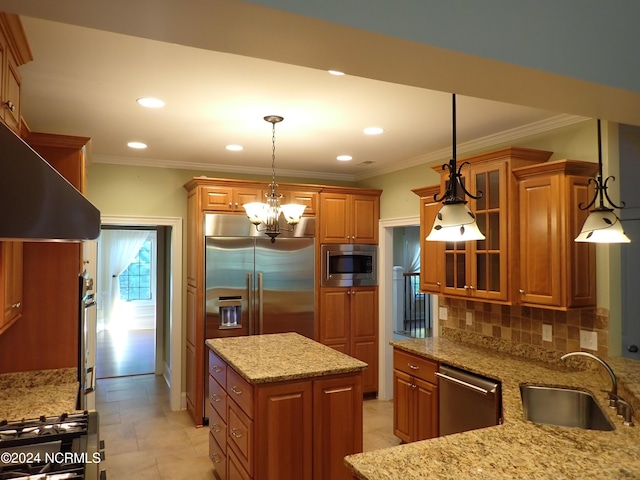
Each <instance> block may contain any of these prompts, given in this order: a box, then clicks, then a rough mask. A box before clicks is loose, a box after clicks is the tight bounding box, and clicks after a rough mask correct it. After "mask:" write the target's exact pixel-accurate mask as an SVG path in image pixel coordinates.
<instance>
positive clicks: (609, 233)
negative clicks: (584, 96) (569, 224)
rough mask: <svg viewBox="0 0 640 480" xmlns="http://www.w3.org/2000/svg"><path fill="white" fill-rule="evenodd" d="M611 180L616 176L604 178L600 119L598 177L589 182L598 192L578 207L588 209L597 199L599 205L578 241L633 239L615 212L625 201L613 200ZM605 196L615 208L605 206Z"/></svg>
mask: <svg viewBox="0 0 640 480" xmlns="http://www.w3.org/2000/svg"><path fill="white" fill-rule="evenodd" d="M609 180H615V177H614V176H610V177H607V178H606V180H604V181H603V179H602V139H601V134H600V119H598V177H597V179H594V178H590V179H589V183H593V184H594V185H595V188H596V192H595V195H594V196H593V199H592V200H591V202H590V203H589V204H588V205H587V206H583V204H582V203H581V204H580V205H578V208H580V210H587V209H589V208H591V207H592V206H593V205H594V204H595V203H596V200H598V206H597V207H596V208H594V209H593V210H591V212H590V213H589V216H588V217H587V219H586V220H585V221H584V225H583V226H582V230H581V231H580V234H579V235H578V236H577V237H576V238H575V241H576V242H590V243H629V242H630V241H631V240H629V237H627V236H626V235H625V233H624V230H623V229H622V223H621V222H620V219H619V218H618V216H617V215H616V214H615V213H614V212H613V209H614V208H619V209H622V208H624V202H620V205H616V204H615V203H613V202H612V201H611V198H609V194H608V193H607V188H608V186H607V183H608V182H609ZM605 198H606V199H607V201H608V202H609V204H610V205H611V207H613V208H611V207H605V205H604V199H605Z"/></svg>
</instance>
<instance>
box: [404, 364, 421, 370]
mask: <svg viewBox="0 0 640 480" xmlns="http://www.w3.org/2000/svg"><path fill="white" fill-rule="evenodd" d="M407 367H409V368H410V369H411V370H420V367H417V366H415V365H411V364H410V363H407Z"/></svg>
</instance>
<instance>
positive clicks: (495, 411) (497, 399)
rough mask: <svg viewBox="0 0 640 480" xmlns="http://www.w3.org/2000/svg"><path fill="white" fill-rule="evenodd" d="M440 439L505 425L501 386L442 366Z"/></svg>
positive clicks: (440, 380)
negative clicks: (503, 421) (477, 429)
mask: <svg viewBox="0 0 640 480" xmlns="http://www.w3.org/2000/svg"><path fill="white" fill-rule="evenodd" d="M436 375H437V376H438V378H439V382H438V390H439V392H440V394H439V403H440V405H439V407H440V413H439V417H440V436H443V435H449V434H451V433H459V432H466V431H467V430H474V429H476V428H484V427H489V426H492V425H499V424H500V423H502V395H501V392H500V382H498V381H496V380H491V379H489V378H486V377H482V376H480V375H475V374H472V373H470V372H467V371H464V370H460V369H458V368H454V367H450V366H448V365H440V371H439V372H436Z"/></svg>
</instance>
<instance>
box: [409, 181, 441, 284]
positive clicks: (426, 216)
mask: <svg viewBox="0 0 640 480" xmlns="http://www.w3.org/2000/svg"><path fill="white" fill-rule="evenodd" d="M413 193H415V194H416V195H418V196H419V197H420V290H421V291H423V292H425V293H435V294H439V293H441V291H442V273H441V268H442V266H441V264H442V260H443V252H444V248H443V246H444V244H443V243H442V242H427V241H425V238H426V237H427V235H429V233H430V232H431V229H432V228H433V223H434V220H435V218H436V214H437V213H438V212H439V211H440V208H441V207H442V203H441V202H436V201H435V199H434V195H438V197H439V196H440V194H441V192H440V185H432V186H430V187H424V188H419V189H416V190H413Z"/></svg>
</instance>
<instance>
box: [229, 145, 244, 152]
mask: <svg viewBox="0 0 640 480" xmlns="http://www.w3.org/2000/svg"><path fill="white" fill-rule="evenodd" d="M224 148H226V149H227V150H231V151H232V152H239V151H241V150H244V147H243V146H242V145H227V146H226V147H224Z"/></svg>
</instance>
